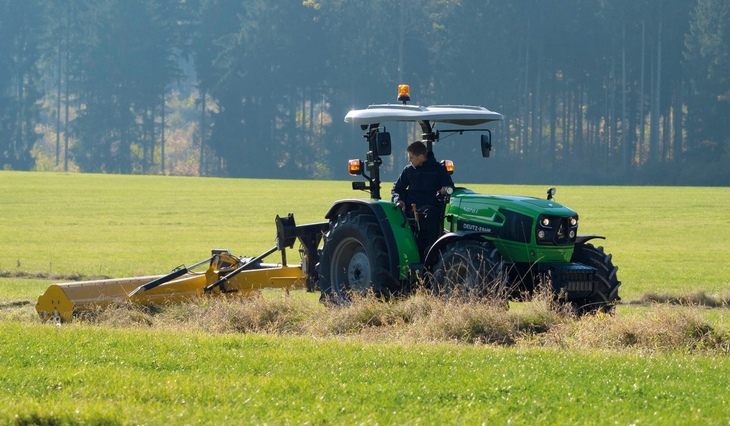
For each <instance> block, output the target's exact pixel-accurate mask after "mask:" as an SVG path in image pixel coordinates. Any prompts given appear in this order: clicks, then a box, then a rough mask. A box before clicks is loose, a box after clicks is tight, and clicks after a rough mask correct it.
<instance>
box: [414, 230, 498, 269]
mask: <svg viewBox="0 0 730 426" xmlns="http://www.w3.org/2000/svg"><path fill="white" fill-rule="evenodd" d="M488 235H490V234H489V233H485V232H479V231H456V232H449V233H448V234H445V235H442V236H441V238H439V239H438V240H436V242H435V243H434V244H433V245H432V246H431V248H430V249H429V250H428V253H426V259H425V260H424V262H423V266H424V267H425V268H426V270H429V269H431V267H433V265H435V264H436V262H438V260H439V253H441V249H442V248H444V247H445V246H447V245H449V244H451V243H453V242H454V241H458V240H481V239H482V237H483V236H488Z"/></svg>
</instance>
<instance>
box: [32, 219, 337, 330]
mask: <svg viewBox="0 0 730 426" xmlns="http://www.w3.org/2000/svg"><path fill="white" fill-rule="evenodd" d="M327 227H328V223H327V222H322V223H313V224H307V225H301V226H297V225H296V223H295V220H294V215H293V214H291V213H290V214H289V215H288V216H287V217H286V218H281V217H279V216H277V217H276V246H274V247H272V248H271V249H269V250H267V251H266V252H264V253H263V254H261V255H259V256H257V257H253V258H251V257H236V256H234V255H232V254H231V253H230V252H229V251H228V250H220V249H214V250H212V252H211V256H210V257H209V258H208V259H205V260H203V261H200V262H198V263H196V264H194V265H192V266H190V267H185V266H179V267H177V268H175V269H174V270H173V271H172V272H170V273H169V274H167V275H156V276H145V277H130V278H118V279H106V280H94V281H82V282H72V283H62V284H53V285H51V286H50V287H48V289H47V290H46V292H45V293H44V294H42V295H41V296H40V297H39V298H38V303H37V304H36V311H38V315H39V316H40V318H41V319H42V320H44V321H56V322H60V321H69V320H70V319H71V318H72V317H73V316H74V314H78V313H80V312H83V311H89V310H92V309H95V308H98V307H103V306H107V305H110V304H121V303H125V302H133V303H139V304H143V305H153V304H162V303H168V302H179V301H184V300H190V299H193V298H195V297H198V296H201V295H203V294H208V293H218V294H235V295H240V296H248V295H250V294H251V293H252V292H254V291H258V290H259V289H261V288H304V287H306V288H307V289H309V290H310V291H313V290H314V286H315V283H316V279H317V276H316V271H315V265H316V264H317V261H318V256H317V246H318V245H319V243H320V241H321V240H322V235H323V233H324V232H325V231H326V230H327ZM297 239H298V240H299V241H300V244H301V247H302V248H301V249H300V250H299V251H300V255H301V260H300V262H299V264H296V265H289V264H287V259H286V249H287V248H292V247H293V246H294V243H295V241H296V240H297ZM275 251H279V252H280V253H281V263H263V262H262V260H263V259H264V258H266V257H267V256H269V255H270V254H272V253H274V252H275ZM204 264H208V269H207V270H206V271H205V272H193V269H195V268H197V267H199V266H202V265H204Z"/></svg>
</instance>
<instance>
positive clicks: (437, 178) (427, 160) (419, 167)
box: [391, 141, 454, 254]
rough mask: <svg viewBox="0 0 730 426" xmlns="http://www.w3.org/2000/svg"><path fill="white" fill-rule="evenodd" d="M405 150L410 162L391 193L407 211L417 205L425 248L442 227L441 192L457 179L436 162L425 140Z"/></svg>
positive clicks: (442, 193) (432, 241)
mask: <svg viewBox="0 0 730 426" xmlns="http://www.w3.org/2000/svg"><path fill="white" fill-rule="evenodd" d="M406 153H407V154H408V161H409V164H408V165H406V166H405V167H404V168H403V171H402V172H401V174H400V176H399V177H398V180H397V181H396V182H395V183H394V184H393V190H392V191H391V196H392V201H393V202H394V203H396V205H397V206H398V207H400V208H401V210H402V211H403V213H404V214H410V213H409V212H410V211H411V206H412V205H414V204H415V206H416V211H418V214H419V216H420V217H421V218H422V219H423V222H424V227H425V229H424V231H425V232H421V233H419V238H418V240H419V241H421V242H423V246H421V247H420V248H421V250H422V251H424V250H426V249H427V248H428V247H430V246H431V244H433V243H434V242H435V241H436V240H437V239H438V237H439V236H440V235H441V231H442V229H443V224H442V223H440V222H441V211H442V207H443V206H442V202H440V201H439V199H438V195H439V194H440V195H444V194H446V193H447V188H451V189H453V188H454V182H453V181H452V180H451V176H450V175H449V173H448V172H447V171H446V167H444V166H443V164H441V163H439V162H437V161H436V158H435V157H434V155H433V152H429V151H428V148H427V147H426V144H424V143H423V142H421V141H416V142H413V143H411V144H410V145H408V148H406ZM420 234H425V236H423V235H420ZM419 245H421V244H419ZM422 254H424V253H422Z"/></svg>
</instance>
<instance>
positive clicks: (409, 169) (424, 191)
mask: <svg viewBox="0 0 730 426" xmlns="http://www.w3.org/2000/svg"><path fill="white" fill-rule="evenodd" d="M444 186H451V187H453V186H454V181H453V180H451V176H450V175H449V173H448V172H447V171H446V167H444V166H443V165H442V164H441V163H439V162H437V161H436V158H434V156H433V153H432V152H429V153H428V157H427V158H426V161H424V162H423V164H421V165H420V166H418V167H413V164H410V163H409V164H408V165H407V166H405V167H404V168H403V171H402V172H401V174H400V177H398V180H397V181H396V182H395V183H394V184H393V190H392V191H391V196H392V201H393V202H394V203H397V202H398V201H399V200H402V201H403V202H404V203H405V204H406V207H407V208H410V206H411V204H416V206H417V207H422V206H434V205H436V204H437V200H436V192H438V190H439V189H441V188H442V187H444Z"/></svg>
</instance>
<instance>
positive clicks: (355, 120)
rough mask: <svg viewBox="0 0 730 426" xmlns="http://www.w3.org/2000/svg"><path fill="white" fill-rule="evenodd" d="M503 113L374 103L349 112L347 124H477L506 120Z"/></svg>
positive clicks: (474, 108)
mask: <svg viewBox="0 0 730 426" xmlns="http://www.w3.org/2000/svg"><path fill="white" fill-rule="evenodd" d="M502 119H503V117H502V114H500V113H498V112H494V111H490V110H488V109H486V108H484V107H479V106H470V105H432V106H428V107H424V106H417V105H398V104H385V105H370V106H369V107H367V108H366V109H356V110H352V111H350V112H348V113H347V115H346V116H345V123H350V124H359V125H361V126H367V125H371V124H378V123H385V122H389V121H430V122H439V123H450V124H456V125H460V126H476V125H478V124H483V123H487V122H490V121H499V120H502Z"/></svg>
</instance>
